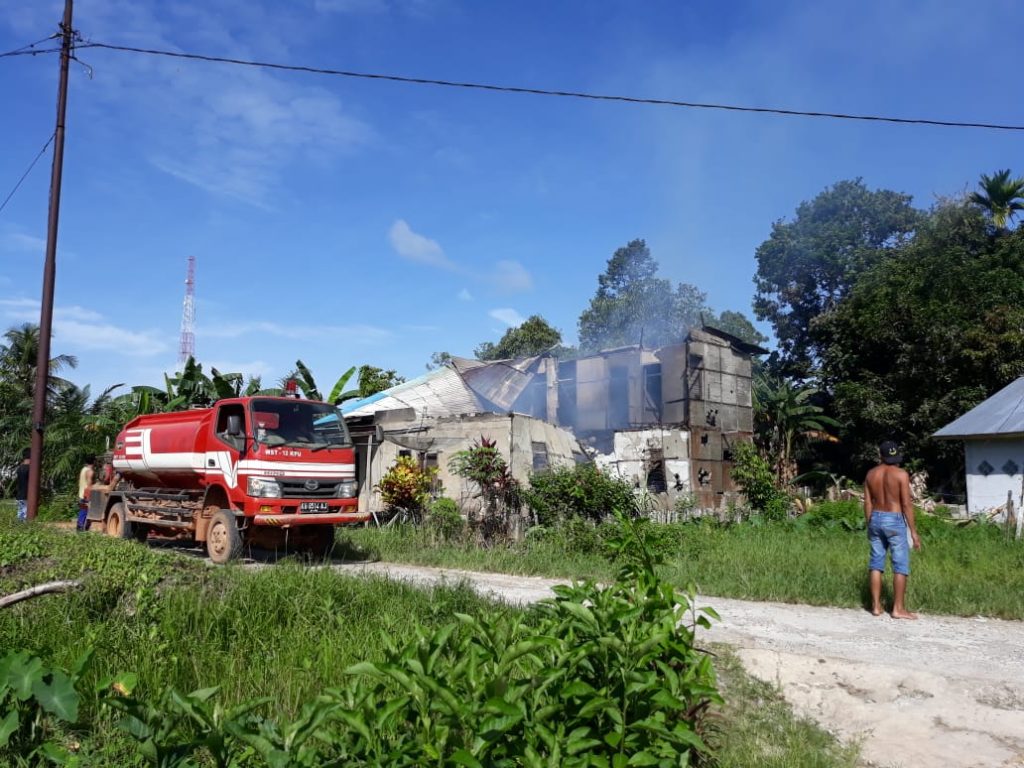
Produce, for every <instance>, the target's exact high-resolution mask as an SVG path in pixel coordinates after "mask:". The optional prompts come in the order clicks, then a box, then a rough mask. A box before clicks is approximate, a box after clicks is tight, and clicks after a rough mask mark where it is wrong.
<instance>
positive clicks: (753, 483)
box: [732, 442, 791, 520]
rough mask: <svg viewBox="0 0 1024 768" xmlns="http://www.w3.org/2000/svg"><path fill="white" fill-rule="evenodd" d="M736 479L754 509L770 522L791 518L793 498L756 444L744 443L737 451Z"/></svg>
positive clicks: (734, 473)
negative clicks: (783, 488)
mask: <svg viewBox="0 0 1024 768" xmlns="http://www.w3.org/2000/svg"><path fill="white" fill-rule="evenodd" d="M732 479H733V480H734V481H735V482H736V484H737V485H738V486H739V487H740V489H741V490H742V491H743V495H744V496H746V497H747V502H748V503H749V504H750V507H751V509H753V510H755V511H757V512H760V513H762V514H763V515H764V516H765V517H766V518H768V519H769V520H784V519H785V518H786V517H787V516H788V515H789V508H790V505H791V501H790V498H789V496H788V495H787V494H786V493H785V492H784V491H783V490H782V489H781V488H779V487H778V486H777V485H776V484H775V473H774V472H772V468H771V466H770V465H769V464H768V462H767V461H765V460H764V458H762V457H761V456H760V455H759V454H758V452H757V449H756V448H754V445H753V444H752V443H747V442H741V443H738V444H737V445H736V446H735V448H734V449H733V466H732Z"/></svg>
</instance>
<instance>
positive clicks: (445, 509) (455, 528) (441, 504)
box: [427, 497, 466, 541]
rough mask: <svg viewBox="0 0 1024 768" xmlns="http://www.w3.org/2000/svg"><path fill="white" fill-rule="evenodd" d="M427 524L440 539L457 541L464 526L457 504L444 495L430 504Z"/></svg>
mask: <svg viewBox="0 0 1024 768" xmlns="http://www.w3.org/2000/svg"><path fill="white" fill-rule="evenodd" d="M427 524H428V525H429V526H430V528H431V530H432V531H433V532H434V533H435V534H436V535H437V537H438V538H439V539H441V540H442V541H458V540H459V539H461V538H462V534H463V532H464V531H465V528H466V524H465V522H464V521H463V519H462V513H461V512H459V505H458V504H456V503H455V501H454V500H453V499H449V498H444V497H442V498H440V499H435V500H434V501H433V502H432V503H431V504H430V512H429V514H428V515H427Z"/></svg>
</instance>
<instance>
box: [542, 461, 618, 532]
mask: <svg viewBox="0 0 1024 768" xmlns="http://www.w3.org/2000/svg"><path fill="white" fill-rule="evenodd" d="M525 497H526V503H527V505H529V507H530V509H531V510H533V513H534V515H536V517H537V522H538V523H540V524H541V525H553V524H555V523H556V522H558V521H559V520H567V519H570V518H573V517H581V518H584V519H587V520H591V521H593V522H600V521H601V520H605V519H607V518H608V517H610V516H611V515H613V514H614V513H616V512H621V513H627V512H629V511H630V510H631V509H632V506H633V489H632V488H631V487H630V485H629V483H627V482H625V481H624V480H619V479H616V478H614V477H610V476H609V475H606V474H605V473H604V472H602V471H601V470H600V469H598V468H597V466H596V465H594V464H591V463H587V464H577V465H575V466H573V467H559V468H557V469H549V470H547V471H545V472H537V473H535V474H533V475H531V476H530V488H529V489H528V490H527V491H526V493H525Z"/></svg>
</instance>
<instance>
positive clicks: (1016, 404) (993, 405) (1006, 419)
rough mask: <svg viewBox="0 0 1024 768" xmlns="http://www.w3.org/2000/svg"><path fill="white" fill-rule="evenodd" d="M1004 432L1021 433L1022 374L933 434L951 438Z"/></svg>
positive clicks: (1023, 431)
mask: <svg viewBox="0 0 1024 768" xmlns="http://www.w3.org/2000/svg"><path fill="white" fill-rule="evenodd" d="M1007 435H1024V376H1022V377H1021V378H1019V379H1017V380H1016V381H1014V382H1012V383H1011V384H1009V385H1007V386H1005V387H1003V388H1002V389H1000V390H999V391H998V392H996V393H995V394H994V395H992V397H990V398H989V399H988V400H984V401H982V402H981V403H979V404H978V405H976V406H974V407H973V408H971V410H969V411H968V412H967V413H965V414H964V415H963V416H961V417H960V418H959V419H956V420H955V421H952V422H950V423H949V424H947V425H946V426H944V427H943V428H942V429H940V430H939V431H938V432H936V433H935V435H934V436H935V437H937V438H940V439H943V438H944V439H955V438H963V437H996V436H1007Z"/></svg>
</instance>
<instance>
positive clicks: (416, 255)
mask: <svg viewBox="0 0 1024 768" xmlns="http://www.w3.org/2000/svg"><path fill="white" fill-rule="evenodd" d="M388 241H389V242H390V243H391V247H392V248H394V249H395V253H397V254H398V255H399V256H401V257H402V258H403V259H408V260H409V261H415V262H417V263H419V264H426V265H427V266H431V267H441V268H442V269H453V268H454V267H455V265H454V264H453V263H452V262H451V260H450V259H449V258H448V257H447V256H445V255H444V249H442V248H441V245H440V244H439V243H438V242H437V241H436V240H431V239H430V238H429V237H425V236H424V235H421V234H419V233H418V232H413V230H412V227H410V226H409V225H408V223H406V221H405V219H398V220H396V221H395V223H394V224H392V225H391V229H390V230H388Z"/></svg>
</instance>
